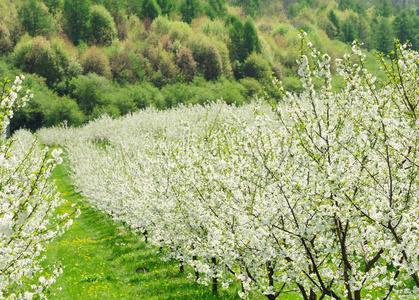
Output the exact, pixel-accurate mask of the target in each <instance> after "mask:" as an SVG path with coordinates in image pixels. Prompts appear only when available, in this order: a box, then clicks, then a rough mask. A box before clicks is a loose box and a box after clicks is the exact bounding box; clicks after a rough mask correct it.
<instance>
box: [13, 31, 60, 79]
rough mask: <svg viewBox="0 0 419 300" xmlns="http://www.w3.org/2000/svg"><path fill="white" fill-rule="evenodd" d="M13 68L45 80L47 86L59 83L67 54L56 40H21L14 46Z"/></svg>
mask: <svg viewBox="0 0 419 300" xmlns="http://www.w3.org/2000/svg"><path fill="white" fill-rule="evenodd" d="M12 61H13V62H14V64H15V66H16V67H18V68H21V69H22V70H24V71H25V72H30V73H36V74H38V75H40V76H42V77H44V78H45V79H46V82H47V84H48V85H49V86H52V84H53V83H56V82H59V81H61V78H62V77H63V75H64V72H65V69H66V68H67V65H68V53H67V51H66V49H65V48H64V47H63V45H62V44H61V43H60V41H58V40H54V41H53V43H52V44H51V43H50V41H48V40H47V39H45V38H44V37H42V36H37V37H35V38H33V39H28V40H23V41H22V42H20V43H19V44H17V45H16V47H15V50H14V52H13V55H12Z"/></svg>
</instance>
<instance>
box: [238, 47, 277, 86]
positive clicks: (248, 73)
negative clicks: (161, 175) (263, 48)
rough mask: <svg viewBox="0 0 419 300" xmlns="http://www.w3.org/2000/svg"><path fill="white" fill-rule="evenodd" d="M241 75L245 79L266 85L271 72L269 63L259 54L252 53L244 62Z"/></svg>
mask: <svg viewBox="0 0 419 300" xmlns="http://www.w3.org/2000/svg"><path fill="white" fill-rule="evenodd" d="M243 74H244V76H245V77H252V78H255V79H257V80H259V81H260V82H262V83H268V82H269V81H270V79H271V74H272V70H271V67H270V66H269V63H268V62H267V61H266V60H265V59H264V58H263V57H262V56H261V55H260V54H257V53H255V52H253V53H252V54H251V55H250V56H249V57H248V58H247V59H246V61H245V62H244V67H243Z"/></svg>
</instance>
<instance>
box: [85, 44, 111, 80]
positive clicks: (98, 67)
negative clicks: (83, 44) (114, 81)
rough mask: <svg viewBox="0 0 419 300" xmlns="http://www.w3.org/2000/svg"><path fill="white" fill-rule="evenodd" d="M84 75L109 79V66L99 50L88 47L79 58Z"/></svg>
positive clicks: (104, 55) (103, 54)
mask: <svg viewBox="0 0 419 300" xmlns="http://www.w3.org/2000/svg"><path fill="white" fill-rule="evenodd" d="M80 63H81V65H82V67H83V70H84V74H88V73H96V74H98V75H100V76H104V77H106V78H111V77H112V73H111V69H110V66H109V59H108V57H107V56H106V54H105V53H104V52H103V50H101V49H100V48H98V47H96V46H92V47H90V48H89V49H88V50H87V51H86V52H84V53H83V54H82V56H81V58H80Z"/></svg>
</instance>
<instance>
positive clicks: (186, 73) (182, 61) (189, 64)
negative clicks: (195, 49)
mask: <svg viewBox="0 0 419 300" xmlns="http://www.w3.org/2000/svg"><path fill="white" fill-rule="evenodd" d="M176 64H177V66H178V68H179V71H180V72H181V74H182V75H183V77H184V79H185V80H186V81H192V80H193V79H194V78H195V76H196V66H197V64H196V61H195V60H194V58H193V56H192V52H191V50H190V49H188V48H186V47H185V46H182V47H181V48H180V49H179V51H178V52H177V53H176Z"/></svg>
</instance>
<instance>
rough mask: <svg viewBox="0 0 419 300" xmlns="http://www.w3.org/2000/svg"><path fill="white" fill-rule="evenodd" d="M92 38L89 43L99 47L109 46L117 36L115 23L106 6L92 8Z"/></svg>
mask: <svg viewBox="0 0 419 300" xmlns="http://www.w3.org/2000/svg"><path fill="white" fill-rule="evenodd" d="M90 18H91V19H90V20H91V26H90V37H89V41H90V42H91V43H93V44H96V45H99V46H107V45H110V44H111V43H112V41H113V40H114V39H115V38H116V36H117V31H116V27H115V22H114V20H113V18H112V16H111V14H110V13H109V12H108V11H107V10H106V8H105V7H104V6H101V5H93V6H92V7H91V8H90Z"/></svg>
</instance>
